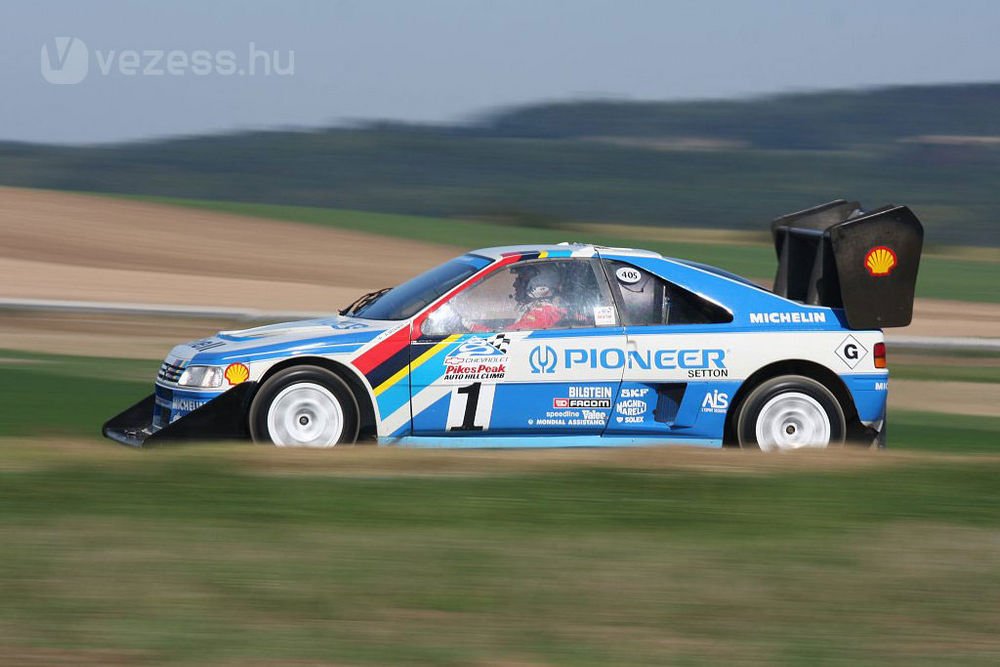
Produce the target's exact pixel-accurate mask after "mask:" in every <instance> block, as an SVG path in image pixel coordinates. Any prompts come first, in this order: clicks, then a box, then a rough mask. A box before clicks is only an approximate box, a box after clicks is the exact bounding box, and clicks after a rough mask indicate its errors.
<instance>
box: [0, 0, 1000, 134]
mask: <svg viewBox="0 0 1000 667" xmlns="http://www.w3.org/2000/svg"><path fill="white" fill-rule="evenodd" d="M998 30H1000V2H995V1H994V0H949V1H947V2H945V1H944V0H940V1H938V2H922V1H920V0H862V1H855V0H837V1H832V2H831V1H828V0H810V1H808V2H802V1H779V0H757V1H754V0H729V1H719V0H691V1H689V0H662V1H658V2H657V1H654V0H648V1H639V0H575V1H566V0H504V1H502V2H498V1H496V0H493V1H486V0H328V1H295V0H284V1H281V2H269V1H265V0H242V1H239V2H228V1H226V2H222V1H220V2H211V1H209V0H173V1H171V2H157V3H153V2H140V1H138V0H135V1H133V2H126V1H123V0H118V1H111V0H90V1H88V2H78V1H70V0H66V1H64V0H58V1H56V0H25V1H20V0H4V2H3V3H2V4H0V84H2V85H0V140H16V141H32V142H45V143H99V142H110V141H125V140H135V139H142V138H151V137H160V136H172V135H186V134H199V133H207V132H215V131H232V130H239V129H256V128H275V127H312V126H327V125H335V124H345V123H350V122H352V121H357V120H362V119H365V120H368V119H388V120H401V121H411V122H431V123H441V122H463V121H469V120H472V119H475V118H477V117H481V116H482V115H483V114H485V113H488V112H490V111H493V110H495V109H497V108H502V107H509V106H515V105H521V104H527V103H535V102H542V101H551V100H571V99H593V98H602V99H608V98H613V99H642V100H675V99H696V98H722V97H736V96H740V97H743V96H749V95H758V94H768V93H776V92H784V91H802V90H819V89H828V88H856V87H873V86H883V85H893V84H912V83H944V82H975V81H998V80H1000V48H998V42H997V34H998Z"/></svg>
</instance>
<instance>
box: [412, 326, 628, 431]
mask: <svg viewBox="0 0 1000 667" xmlns="http://www.w3.org/2000/svg"><path fill="white" fill-rule="evenodd" d="M445 340H446V341H447V344H446V345H442V340H440V339H425V340H417V341H414V342H413V343H412V344H411V350H412V352H411V354H412V358H413V359H415V360H417V361H419V362H420V363H419V365H416V364H415V365H414V368H413V370H412V372H411V375H410V381H411V392H412V397H413V399H412V406H413V432H414V435H444V434H451V435H462V436H475V435H479V434H485V433H490V434H491V435H518V434H519V435H532V434H548V433H553V434H554V433H580V434H588V435H599V434H601V433H602V432H603V431H604V428H605V426H606V424H607V420H608V417H609V415H610V413H611V408H612V404H613V401H614V397H615V395H616V394H617V393H618V385H619V383H620V380H621V373H622V367H621V365H620V364H618V363H617V362H616V359H617V358H618V356H619V355H618V354H617V353H615V352H611V353H606V354H604V355H603V359H602V352H605V351H607V350H618V351H621V352H622V353H623V352H624V342H625V335H624V330H623V329H622V328H621V327H602V328H600V329H587V330H570V331H567V330H561V331H544V332H543V331H536V332H528V331H522V332H510V333H496V334H466V335H463V336H459V337H454V338H450V339H445ZM498 340H500V341H505V343H503V344H502V348H503V349H501V348H499V347H495V346H494V345H493V344H491V341H498ZM435 348H437V349H438V351H437V352H433V350H434V349H435ZM591 361H593V362H594V363H593V364H591ZM609 361H610V363H609Z"/></svg>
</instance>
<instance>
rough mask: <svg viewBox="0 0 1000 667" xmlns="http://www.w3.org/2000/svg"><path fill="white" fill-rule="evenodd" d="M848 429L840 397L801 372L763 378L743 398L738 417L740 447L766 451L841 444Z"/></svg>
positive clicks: (737, 429)
mask: <svg viewBox="0 0 1000 667" xmlns="http://www.w3.org/2000/svg"><path fill="white" fill-rule="evenodd" d="M846 431H847V425H846V420H845V419H844V410H843V408H842V407H841V406H840V402H839V401H838V400H837V397H836V396H834V395H833V393H832V392H831V391H830V390H829V389H827V388H826V387H825V386H823V385H822V384H820V383H819V382H817V381H815V380H813V379H811V378H807V377H803V376H801V375H782V376H780V377H776V378H772V379H770V380H767V381H765V382H762V383H761V384H760V385H758V386H757V387H755V388H754V390H753V391H751V392H750V394H749V395H748V396H747V398H746V400H745V401H743V403H742V405H741V406H740V408H739V414H738V415H737V421H736V433H737V436H738V438H739V443H740V447H744V448H760V449H761V450H763V451H766V452H770V451H787V450H793V449H806V448H822V447H829V446H831V445H842V444H843V443H844V436H845V433H846Z"/></svg>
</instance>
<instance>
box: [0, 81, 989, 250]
mask: <svg viewBox="0 0 1000 667" xmlns="http://www.w3.org/2000/svg"><path fill="white" fill-rule="evenodd" d="M998 111H1000V84H988V85H974V86H973V85H966V86H956V85H951V86H925V87H909V88H890V89H884V90H872V91H855V92H825V93H808V94H806V93H803V94H795V95H785V96H776V97H767V98H757V99H750V100H737V101H713V102H683V103H665V102H664V103H649V102H579V103H563V104H550V105H539V106H532V107H525V108H521V109H513V110H509V111H505V112H500V113H496V114H494V115H493V116H490V117H487V118H484V119H481V120H479V121H477V122H474V123H470V124H465V125H455V126H434V127H425V126H407V125H392V124H378V123H374V124H368V125H360V126H357V127H352V128H331V129H326V130H318V131H309V132H305V131H301V132H295V131H273V132H249V133H238V134H225V135H212V136H204V137H193V138H182V139H169V140H160V141H149V142H139V143H130V144H120V145H104V146H88V147H60V146H40V145H30V144H13V143H7V144H0V184H5V185H20V186H31V187H45V188H55V189H73V190H89V191H99V192H115V193H128V194H143V195H157V196H170V197H183V198H198V199H218V200H232V201H244V202H257V203H269V204H290V205H300V206H316V207H328V208H343V209H358V210H369V211H387V212H393V213H405V214H418V215H435V216H443V217H454V218H463V219H469V218H489V219H492V220H501V221H507V222H513V223H515V224H523V225H526V226H532V227H538V226H540V225H550V224H557V223H559V222H560V221H564V220H577V221H580V220H584V221H596V222H613V223H631V224H642V225H660V226H680V227H696V228H732V229H762V228H763V225H764V224H765V223H766V222H767V221H768V220H770V219H771V218H773V217H775V216H777V215H779V214H782V213H786V212H790V211H794V210H799V209H802V208H805V207H808V206H811V205H814V204H817V203H820V202H823V201H828V200H830V199H834V198H837V197H841V196H845V197H850V198H857V199H860V200H861V201H862V202H864V203H866V204H867V205H869V206H877V205H880V204H883V203H887V202H894V203H905V204H908V205H910V206H911V207H913V208H914V210H915V211H916V212H917V214H918V215H919V216H920V217H921V218H922V219H923V220H924V222H925V224H926V225H927V228H928V242H929V243H930V244H942V243H963V244H968V245H973V244H974V245H993V246H998V245H1000V231H998V226H997V222H996V221H997V220H998V219H1000V198H998V197H997V196H996V195H995V189H996V183H997V182H1000V146H997V145H996V144H994V143H993V141H994V138H995V137H998V136H1000V120H998V119H1000V114H998ZM954 135H960V136H959V137H958V138H955V136H954Z"/></svg>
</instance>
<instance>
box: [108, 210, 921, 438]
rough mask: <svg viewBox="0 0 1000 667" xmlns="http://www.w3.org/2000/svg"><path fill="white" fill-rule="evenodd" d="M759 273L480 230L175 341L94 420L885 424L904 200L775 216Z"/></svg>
mask: <svg viewBox="0 0 1000 667" xmlns="http://www.w3.org/2000/svg"><path fill="white" fill-rule="evenodd" d="M772 232H773V234H774V240H775V246H776V250H777V255H778V271H777V277H776V280H775V284H774V289H773V290H768V289H765V288H763V287H760V286H759V285H757V284H755V283H753V282H750V281H748V280H746V279H743V278H740V277H738V276H735V275H733V274H730V273H728V272H726V271H722V270H719V269H716V268H713V267H710V266H705V265H702V264H698V263H696V262H691V261H686V260H679V259H671V258H667V257H662V256H660V255H659V254H657V253H654V252H648V251H643V250H630V249H624V248H607V247H598V246H593V245H587V244H578V243H560V244H558V245H543V246H510V247H501V248H487V249H483V250H476V251H473V252H469V253H467V254H465V255H462V256H461V257H457V258H455V259H453V260H451V261H449V262H447V263H445V264H443V265H441V266H438V267H437V268H435V269H432V270H430V271H428V272H426V273H424V274H423V275H420V276H417V277H416V278H414V279H412V280H410V281H409V282H406V283H404V284H402V285H399V286H398V287H394V288H391V289H384V290H380V291H377V292H373V293H371V294H368V295H365V296H364V297H362V298H360V299H358V300H357V301H356V302H355V303H353V304H351V305H350V306H348V307H347V308H345V309H344V310H342V311H340V313H339V314H337V315H332V316H330V317H327V318H321V319H315V320H309V321H303V322H291V323H287V324H272V325H268V326H262V327H257V328H252V329H246V330H241V331H224V332H221V333H218V334H216V335H214V336H210V337H208V338H202V339H200V340H195V341H192V342H189V343H184V344H182V345H178V346H177V347H175V348H174V349H173V350H171V351H170V353H169V354H168V355H167V357H166V359H165V360H164V362H163V364H162V366H161V367H160V369H159V372H158V374H157V377H156V381H155V388H154V391H153V393H152V394H151V395H149V396H148V397H146V398H145V399H144V400H142V401H140V402H139V403H137V404H136V405H134V406H132V407H131V408H129V409H128V410H126V411H125V412H123V413H121V414H120V415H118V416H116V417H114V418H113V419H111V420H110V421H109V422H108V423H107V424H105V426H104V434H105V435H106V436H107V437H109V438H112V439H114V440H116V441H118V442H121V443H124V444H128V445H133V446H142V445H148V444H152V443H157V442H162V441H168V440H178V439H193V440H207V439H218V438H223V439H252V440H254V441H256V442H263V443H273V444H275V445H280V446H304V447H331V446H334V445H338V444H342V443H353V442H357V441H367V442H377V443H379V444H406V445H417V446H430V447H455V446H457V447H538V446H540V447H557V446H585V445H598V446H614V445H640V444H653V443H677V444H688V445H704V446H722V445H729V444H731V445H736V446H742V447H752V448H758V447H759V448H760V449H763V450H785V449H796V448H802V447H825V446H828V445H833V444H840V443H843V442H845V441H846V442H856V443H860V444H865V445H881V444H883V443H884V439H885V432H886V426H885V424H886V394H887V391H888V370H887V368H886V350H885V342H884V340H883V335H882V332H881V329H882V328H884V327H895V326H906V325H907V324H909V322H910V319H911V315H912V305H913V290H914V285H915V281H916V276H917V268H918V262H919V259H920V252H921V245H922V238H923V230H922V227H921V225H920V222H919V221H918V220H917V218H916V217H915V216H914V215H913V213H912V212H911V211H910V210H909V209H908V208H906V207H903V206H886V207H882V208H880V209H877V210H873V211H864V210H862V209H861V207H860V206H859V205H858V204H857V203H856V202H846V201H842V200H840V201H835V202H831V203H829V204H825V205H823V206H819V207H816V208H814V209H809V210H807V211H802V212H799V213H795V214H791V215H788V216H785V217H783V218H779V219H778V220H776V221H775V222H774V223H773V225H772Z"/></svg>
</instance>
